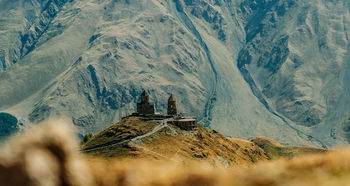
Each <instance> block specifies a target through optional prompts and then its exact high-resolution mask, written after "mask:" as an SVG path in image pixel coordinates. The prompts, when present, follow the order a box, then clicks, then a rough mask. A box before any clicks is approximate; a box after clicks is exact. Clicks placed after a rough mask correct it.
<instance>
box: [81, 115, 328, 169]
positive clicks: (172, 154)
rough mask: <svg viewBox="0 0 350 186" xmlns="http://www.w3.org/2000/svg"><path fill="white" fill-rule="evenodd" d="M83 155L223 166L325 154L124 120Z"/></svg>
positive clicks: (91, 142)
mask: <svg viewBox="0 0 350 186" xmlns="http://www.w3.org/2000/svg"><path fill="white" fill-rule="evenodd" d="M82 149H83V152H85V153H87V154H90V155H94V156H98V157H104V158H113V159H122V160H123V161H125V160H142V159H146V160H150V159H151V160H152V159H156V160H171V161H175V162H176V161H194V160H201V161H203V162H209V163H211V164H218V163H219V164H221V165H222V164H223V165H226V166H242V165H251V164H254V163H257V162H260V161H265V160H271V159H279V158H294V157H297V156H300V155H303V154H316V153H324V152H327V151H326V150H323V149H317V148H310V147H295V146H282V145H281V144H279V143H277V142H275V141H273V140H272V139H269V138H266V137H258V138H254V139H252V140H251V141H246V140H242V139H235V138H227V137H225V136H223V135H222V134H221V133H219V132H217V131H215V130H211V129H207V128H203V127H200V126H199V128H198V129H196V130H193V131H186V130H182V129H180V128H179V127H177V126H175V125H172V124H167V123H166V120H160V121H143V119H142V118H138V117H127V118H124V119H123V120H122V121H120V122H118V123H116V124H114V125H112V126H110V127H108V128H107V129H105V130H103V131H101V132H99V133H98V134H96V135H95V136H93V137H92V138H91V139H90V140H89V141H87V142H86V143H84V144H83V145H82Z"/></svg>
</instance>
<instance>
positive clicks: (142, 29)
mask: <svg viewBox="0 0 350 186" xmlns="http://www.w3.org/2000/svg"><path fill="white" fill-rule="evenodd" d="M349 10H350V2H348V1H346V0H336V1H335V0H310V1H303V0H293V1H292V0H237V1H233V0H196V1H194V0H149V1H136V0H0V41H1V42H0V95H1V96H0V111H1V112H4V113H9V114H12V115H14V116H15V117H16V118H17V120H18V121H19V122H20V123H22V124H23V125H24V126H28V125H31V124H33V123H34V124H35V123H39V122H41V121H43V120H46V119H48V118H52V117H64V118H68V120H70V121H72V123H74V125H75V126H76V127H77V128H78V129H79V132H80V133H81V134H86V133H90V132H91V133H96V132H97V131H100V130H102V129H104V128H105V127H107V126H108V125H109V124H110V123H113V122H115V121H118V120H120V119H121V118H122V117H123V116H126V115H128V114H130V113H132V112H134V110H135V106H136V102H137V101H138V99H139V95H140V94H141V93H142V91H143V90H147V91H148V92H149V93H150V95H151V96H152V101H153V102H154V104H155V106H156V109H157V112H159V113H165V111H166V106H167V105H166V101H167V98H168V96H169V94H171V93H173V94H174V95H175V96H176V99H177V103H178V109H179V110H180V111H181V112H182V113H183V114H184V115H189V116H194V117H197V118H198V119H199V122H200V123H201V124H202V125H203V126H205V127H210V128H212V129H215V130H217V131H220V132H222V133H223V134H224V135H225V136H230V137H235V138H243V139H250V138H253V137H256V136H267V137H271V138H273V139H275V140H277V141H279V142H281V143H282V144H284V145H310V146H315V147H324V148H326V147H334V146H337V145H344V144H348V143H349V141H350V83H349V82H350V63H349V59H350V58H349V57H350V55H349V54H350V53H349V50H348V47H349V29H350V28H349V26H350V12H349Z"/></svg>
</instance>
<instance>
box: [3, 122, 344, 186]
mask: <svg viewBox="0 0 350 186" xmlns="http://www.w3.org/2000/svg"><path fill="white" fill-rule="evenodd" d="M73 136H74V134H73V133H71V129H70V128H68V127H66V126H65V125H62V124H61V123H60V122H55V123H53V124H46V125H42V126H40V127H35V128H34V129H31V130H30V131H28V132H26V133H25V134H24V135H21V136H19V137H16V138H15V139H14V140H12V141H11V142H10V143H8V144H7V145H6V146H5V147H2V148H1V153H0V185H10V186H12V185H13V186H17V185H33V186H56V185H57V186H59V185H67V186H73V185H75V186H80V185H82V186H95V185H96V186H110V185H111V186H112V185H115V186H152V185H156V186H190V185H191V186H192V185H194V186H196V185H198V186H206V185H207V186H216V185H219V186H221V185H223V186H226V185H227V186H229V185H230V186H264V185H266V186H269V185H271V186H286V185H288V186H294V185H295V186H338V185H341V186H342V185H350V149H343V150H334V151H331V152H328V153H324V154H313V155H304V156H301V157H297V158H292V159H279V160H276V161H261V162H260V163H257V164H254V165H250V166H243V167H241V166H233V167H226V166H222V165H221V164H215V165H213V164H212V163H210V162H209V161H206V160H201V161H188V160H182V159H172V160H166V159H161V160H155V159H154V158H147V157H144V158H141V159H132V158H129V159H114V158H109V159H106V158H100V157H96V156H87V155H82V154H81V153H80V151H79V147H78V145H77V143H76V141H75V139H74V137H73ZM211 137H213V136H211ZM208 140H209V139H208ZM231 140H233V141H235V142H236V144H238V145H241V146H243V145H244V144H245V145H252V144H251V143H249V142H246V141H242V140H238V139H231ZM253 145H254V144H253Z"/></svg>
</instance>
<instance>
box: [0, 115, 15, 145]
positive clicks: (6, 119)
mask: <svg viewBox="0 0 350 186" xmlns="http://www.w3.org/2000/svg"><path fill="white" fill-rule="evenodd" d="M17 123H18V120H17V118H16V117H14V116H12V115H11V114H8V113H0V140H3V139H5V138H7V137H9V136H11V135H12V134H14V133H16V132H18V130H19V128H18V125H17Z"/></svg>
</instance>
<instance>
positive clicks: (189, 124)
mask: <svg viewBox="0 0 350 186" xmlns="http://www.w3.org/2000/svg"><path fill="white" fill-rule="evenodd" d="M168 123H171V124H173V125H176V126H178V127H180V128H181V129H183V130H195V129H197V127H198V126H197V120H196V119H190V118H181V119H173V120H169V121H168Z"/></svg>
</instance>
